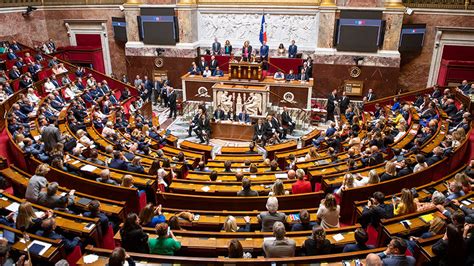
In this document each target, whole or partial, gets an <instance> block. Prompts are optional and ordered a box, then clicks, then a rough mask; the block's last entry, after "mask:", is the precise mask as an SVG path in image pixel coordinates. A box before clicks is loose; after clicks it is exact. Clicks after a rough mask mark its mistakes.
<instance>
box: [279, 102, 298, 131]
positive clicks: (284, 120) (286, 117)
mask: <svg viewBox="0 0 474 266" xmlns="http://www.w3.org/2000/svg"><path fill="white" fill-rule="evenodd" d="M281 124H282V125H283V126H285V127H287V129H288V132H289V133H290V135H291V134H293V130H295V126H296V125H295V123H294V122H293V119H291V116H290V114H289V112H288V107H286V106H284V107H283V112H282V113H281Z"/></svg>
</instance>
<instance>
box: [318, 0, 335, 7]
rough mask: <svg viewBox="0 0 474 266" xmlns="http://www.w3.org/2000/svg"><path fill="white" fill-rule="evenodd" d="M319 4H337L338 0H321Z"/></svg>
mask: <svg viewBox="0 0 474 266" xmlns="http://www.w3.org/2000/svg"><path fill="white" fill-rule="evenodd" d="M319 6H336V0H321V3H320V4H319Z"/></svg>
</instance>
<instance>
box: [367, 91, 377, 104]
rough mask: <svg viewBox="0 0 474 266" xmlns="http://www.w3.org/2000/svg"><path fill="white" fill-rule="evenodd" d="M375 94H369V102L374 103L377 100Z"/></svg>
mask: <svg viewBox="0 0 474 266" xmlns="http://www.w3.org/2000/svg"><path fill="white" fill-rule="evenodd" d="M375 98H376V97H375V93H369V94H367V101H368V102H370V101H373V100H375Z"/></svg>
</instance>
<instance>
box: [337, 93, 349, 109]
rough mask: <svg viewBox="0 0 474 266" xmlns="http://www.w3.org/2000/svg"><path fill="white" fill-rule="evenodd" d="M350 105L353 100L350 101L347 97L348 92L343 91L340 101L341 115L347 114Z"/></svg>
mask: <svg viewBox="0 0 474 266" xmlns="http://www.w3.org/2000/svg"><path fill="white" fill-rule="evenodd" d="M350 103H351V100H350V99H349V97H347V96H346V92H345V91H343V92H342V97H341V98H340V99H339V110H340V114H341V115H343V114H345V113H346V110H347V108H348V107H349V104H350Z"/></svg>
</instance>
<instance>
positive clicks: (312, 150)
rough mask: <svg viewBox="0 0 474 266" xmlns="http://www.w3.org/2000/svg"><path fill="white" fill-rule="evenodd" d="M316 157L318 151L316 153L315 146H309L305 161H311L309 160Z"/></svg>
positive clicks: (317, 156)
mask: <svg viewBox="0 0 474 266" xmlns="http://www.w3.org/2000/svg"><path fill="white" fill-rule="evenodd" d="M318 158H319V153H318V151H317V149H316V147H311V148H309V151H308V153H307V154H306V156H305V157H304V160H305V161H311V160H316V159H318Z"/></svg>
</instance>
